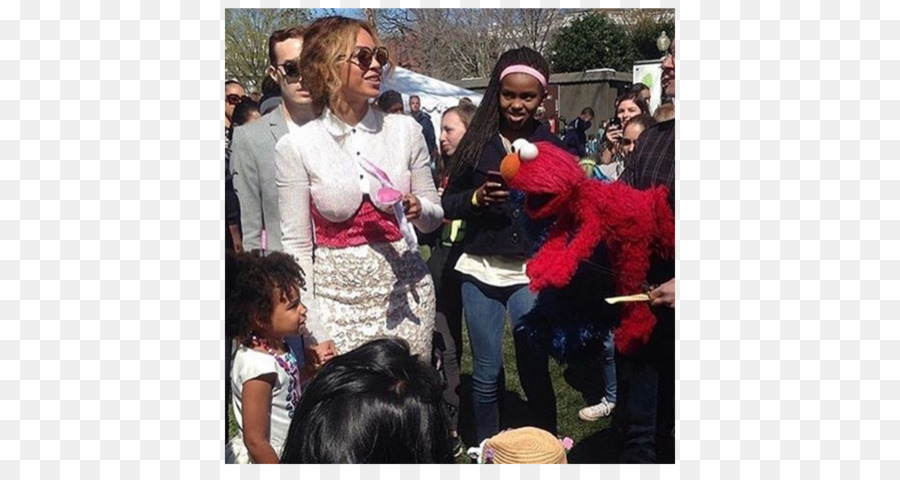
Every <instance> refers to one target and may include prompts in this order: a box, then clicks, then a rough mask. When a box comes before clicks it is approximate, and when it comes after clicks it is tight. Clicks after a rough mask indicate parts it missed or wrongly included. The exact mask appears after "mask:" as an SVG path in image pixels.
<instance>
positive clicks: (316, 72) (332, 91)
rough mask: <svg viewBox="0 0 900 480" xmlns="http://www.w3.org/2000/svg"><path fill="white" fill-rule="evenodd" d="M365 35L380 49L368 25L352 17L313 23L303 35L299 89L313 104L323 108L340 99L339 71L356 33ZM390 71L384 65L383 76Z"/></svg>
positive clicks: (376, 35) (378, 42)
mask: <svg viewBox="0 0 900 480" xmlns="http://www.w3.org/2000/svg"><path fill="white" fill-rule="evenodd" d="M360 29H363V30H365V31H366V32H369V35H371V36H372V40H374V41H375V46H376V47H379V46H381V41H380V40H379V39H378V34H377V33H375V29H374V28H372V26H371V25H370V24H369V23H368V22H364V21H362V20H356V19H353V18H347V17H340V16H333V17H324V18H320V19H318V20H316V21H315V22H313V23H312V25H310V26H309V28H307V29H306V33H305V34H304V36H303V52H302V53H301V54H300V75H301V77H302V78H303V80H302V81H303V86H304V87H305V88H306V89H307V90H308V91H309V94H310V96H312V99H313V103H314V104H315V105H316V106H317V107H319V108H323V107H325V106H329V107H331V106H333V105H334V104H335V102H336V101H337V100H338V98H339V97H340V92H341V88H342V87H343V85H344V84H343V82H342V81H341V70H342V69H343V63H344V62H346V61H347V60H348V59H349V57H350V54H351V53H352V51H353V47H355V46H356V36H357V35H358V34H359V30H360ZM392 71H393V65H389V66H388V70H387V71H386V72H385V76H387V75H389V74H390V73H391V72H392Z"/></svg>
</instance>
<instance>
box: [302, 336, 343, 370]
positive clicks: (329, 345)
mask: <svg viewBox="0 0 900 480" xmlns="http://www.w3.org/2000/svg"><path fill="white" fill-rule="evenodd" d="M305 354H306V355H305V356H306V364H307V365H309V366H311V367H312V369H313V370H318V369H320V368H322V365H325V364H326V363H327V362H328V361H329V360H331V359H332V358H334V357H336V356H337V348H335V346H334V340H328V341H326V342H322V343H318V344H316V345H312V346H307V347H306V352H305Z"/></svg>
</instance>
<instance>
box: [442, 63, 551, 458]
mask: <svg viewBox="0 0 900 480" xmlns="http://www.w3.org/2000/svg"><path fill="white" fill-rule="evenodd" d="M548 77H549V67H548V65H547V61H546V60H544V58H543V57H541V55H540V54H539V53H537V52H535V51H534V50H532V49H530V48H526V47H522V48H518V49H514V50H509V51H507V52H506V53H504V54H503V55H502V56H501V57H500V59H499V60H498V61H497V64H496V66H495V67H494V71H493V72H492V73H491V79H490V83H489V84H488V87H487V90H486V91H485V95H484V99H483V100H482V102H481V105H480V106H479V107H478V110H477V111H476V113H475V117H474V118H473V119H472V124H471V125H470V127H469V129H468V130H467V132H466V134H465V136H463V138H462V140H461V141H460V144H459V147H458V148H457V150H456V153H455V154H454V156H453V159H452V162H453V164H454V166H453V173H452V174H451V177H450V183H449V185H448V187H447V190H446V191H445V193H444V196H443V198H442V202H441V203H442V205H443V207H444V213H445V216H446V217H447V218H458V219H462V220H465V221H466V235H465V238H464V240H463V247H462V248H463V254H462V255H461V256H460V258H459V260H458V261H457V262H456V270H457V271H458V272H459V273H460V275H461V281H462V303H463V309H464V311H465V318H466V325H467V327H468V331H469V339H470V341H471V344H472V356H473V364H474V366H473V372H472V387H473V395H472V396H473V403H474V405H473V413H474V417H475V436H476V445H477V444H479V443H480V442H481V441H482V440H484V439H485V438H488V437H490V436H492V435H494V434H496V433H498V431H499V428H500V420H499V416H500V414H499V406H498V399H499V396H500V389H501V383H500V377H501V369H502V359H503V357H502V345H503V343H502V340H503V323H504V321H505V317H506V314H507V313H509V316H510V319H511V321H512V326H513V332H514V337H515V345H516V364H517V366H518V370H519V379H520V380H521V383H522V388H523V389H524V390H525V395H526V396H527V397H528V405H529V407H530V410H531V412H532V414H533V419H532V424H533V425H535V426H537V427H540V428H543V429H545V430H548V431H550V432H553V433H555V432H556V398H555V395H554V393H553V386H552V384H551V382H550V374H549V371H548V369H547V367H548V359H547V355H546V353H541V352H538V351H535V350H534V349H533V347H532V346H531V345H530V344H529V342H528V340H527V337H526V336H523V335H521V334H520V332H519V331H517V327H518V326H519V325H520V323H521V320H522V317H524V316H525V314H527V313H528V312H529V311H530V310H531V309H532V307H533V306H534V300H535V296H534V294H533V293H531V291H529V289H528V277H527V276H526V275H525V261H526V260H527V259H528V257H529V255H530V254H531V253H532V250H533V249H532V245H531V240H530V236H529V235H528V232H527V231H526V227H527V224H526V218H525V217H526V216H525V212H524V209H523V198H524V195H523V194H522V193H521V192H516V191H510V190H509V189H508V187H507V186H506V185H505V184H504V183H503V180H502V177H500V176H499V174H498V173H497V172H498V171H499V170H500V162H501V161H502V160H503V157H504V156H506V155H507V154H508V153H509V152H510V151H511V149H512V146H511V145H512V143H513V142H515V141H516V140H517V139H520V138H523V139H527V140H528V141H530V142H540V141H546V142H552V143H554V144H556V145H558V146H560V147H563V145H562V142H560V140H559V139H558V138H557V137H555V136H554V135H553V134H551V133H550V130H549V129H548V128H547V127H546V126H544V125H542V124H541V123H540V122H538V121H536V120H535V119H534V114H535V112H536V111H537V108H538V106H540V105H541V102H542V101H543V100H544V98H545V97H546V95H547V91H546V86H547V78H548Z"/></svg>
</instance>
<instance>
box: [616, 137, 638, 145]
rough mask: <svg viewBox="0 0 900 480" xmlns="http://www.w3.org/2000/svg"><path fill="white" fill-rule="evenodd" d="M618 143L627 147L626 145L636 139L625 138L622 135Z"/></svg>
mask: <svg viewBox="0 0 900 480" xmlns="http://www.w3.org/2000/svg"><path fill="white" fill-rule="evenodd" d="M619 143H620V144H621V145H622V146H623V147H627V146H629V145H631V144H632V143H637V141H635V140H630V139H627V138H624V137H623V138H622V139H621V140H619Z"/></svg>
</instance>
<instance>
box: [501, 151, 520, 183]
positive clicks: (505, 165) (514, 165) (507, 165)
mask: <svg viewBox="0 0 900 480" xmlns="http://www.w3.org/2000/svg"><path fill="white" fill-rule="evenodd" d="M520 166H522V161H521V160H519V154H518V153H510V154H509V155H507V156H505V157H503V162H501V163H500V175H503V179H504V180H506V183H509V182H511V181H512V179H513V177H515V176H516V174H517V173H519V167H520Z"/></svg>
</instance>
